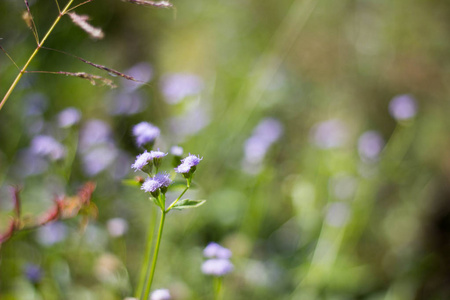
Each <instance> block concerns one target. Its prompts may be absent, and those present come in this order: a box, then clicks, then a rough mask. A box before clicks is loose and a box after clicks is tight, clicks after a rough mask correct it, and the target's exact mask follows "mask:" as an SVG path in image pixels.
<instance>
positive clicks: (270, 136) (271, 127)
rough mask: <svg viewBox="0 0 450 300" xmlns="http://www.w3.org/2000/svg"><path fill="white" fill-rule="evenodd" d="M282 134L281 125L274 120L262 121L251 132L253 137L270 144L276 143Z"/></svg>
mask: <svg viewBox="0 0 450 300" xmlns="http://www.w3.org/2000/svg"><path fill="white" fill-rule="evenodd" d="M282 134H283V125H281V123H280V121H278V120H276V119H274V118H266V119H263V120H262V121H261V122H259V124H258V125H257V126H256V128H255V129H254V130H253V136H257V137H259V138H260V139H261V140H264V141H266V142H267V143H270V144H271V143H274V142H276V141H277V140H278V139H279V138H280V137H281V135H282Z"/></svg>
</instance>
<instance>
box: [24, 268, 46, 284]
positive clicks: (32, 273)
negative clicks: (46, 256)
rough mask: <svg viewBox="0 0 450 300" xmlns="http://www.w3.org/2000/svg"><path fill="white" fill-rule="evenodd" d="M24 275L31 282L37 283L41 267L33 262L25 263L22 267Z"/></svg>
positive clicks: (39, 279)
mask: <svg viewBox="0 0 450 300" xmlns="http://www.w3.org/2000/svg"><path fill="white" fill-rule="evenodd" d="M24 274H25V277H26V278H27V279H28V280H29V281H31V282H32V283H39V282H40V281H41V279H42V276H43V273H42V269H41V268H40V267H39V266H37V265H35V264H26V265H25V267H24Z"/></svg>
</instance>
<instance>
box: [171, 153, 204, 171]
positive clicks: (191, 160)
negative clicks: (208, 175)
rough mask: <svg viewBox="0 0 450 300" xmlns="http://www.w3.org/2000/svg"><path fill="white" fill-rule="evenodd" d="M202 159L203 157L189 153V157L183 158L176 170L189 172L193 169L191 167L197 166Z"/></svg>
mask: <svg viewBox="0 0 450 300" xmlns="http://www.w3.org/2000/svg"><path fill="white" fill-rule="evenodd" d="M202 159H203V157H202V158H200V157H198V156H195V155H193V154H189V156H188V157H186V158H184V159H182V160H181V165H179V166H178V167H176V168H175V172H177V173H188V172H189V171H191V168H192V167H194V166H197V165H198V164H199V163H200V161H201V160H202Z"/></svg>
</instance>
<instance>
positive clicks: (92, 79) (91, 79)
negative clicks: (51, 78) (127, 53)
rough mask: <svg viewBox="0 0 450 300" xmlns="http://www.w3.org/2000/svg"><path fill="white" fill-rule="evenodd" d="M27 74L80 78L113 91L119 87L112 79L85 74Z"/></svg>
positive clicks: (47, 72) (60, 72)
mask: <svg viewBox="0 0 450 300" xmlns="http://www.w3.org/2000/svg"><path fill="white" fill-rule="evenodd" d="M25 73H45V74H57V75H66V76H72V77H78V78H81V79H86V80H88V81H89V82H90V83H91V84H92V85H97V81H99V82H100V84H102V85H106V86H109V87H110V88H112V89H115V88H116V87H117V85H115V84H114V82H113V81H112V80H111V79H108V78H104V77H101V76H98V75H93V74H89V73H85V72H76V73H72V72H64V71H58V72H51V71H26V72H25Z"/></svg>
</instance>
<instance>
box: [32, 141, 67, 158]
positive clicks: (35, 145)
mask: <svg viewBox="0 0 450 300" xmlns="http://www.w3.org/2000/svg"><path fill="white" fill-rule="evenodd" d="M31 152H33V153H34V154H37V155H40V156H45V157H48V158H50V159H51V160H60V159H62V158H64V156H65V155H66V149H65V148H64V146H63V145H61V144H60V143H59V142H58V141H57V140H55V139H54V138H53V137H51V136H48V135H38V136H36V137H34V138H33V140H32V141H31Z"/></svg>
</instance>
